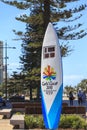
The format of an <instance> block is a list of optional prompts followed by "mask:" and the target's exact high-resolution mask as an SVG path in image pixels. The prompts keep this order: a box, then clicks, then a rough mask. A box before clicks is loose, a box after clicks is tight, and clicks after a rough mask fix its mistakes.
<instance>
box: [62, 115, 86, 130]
mask: <svg viewBox="0 0 87 130" xmlns="http://www.w3.org/2000/svg"><path fill="white" fill-rule="evenodd" d="M59 127H60V128H64V129H65V128H73V129H84V130H86V129H87V123H86V121H85V119H83V118H82V117H80V116H78V115H68V116H66V115H62V116H61V119H60V124H59Z"/></svg>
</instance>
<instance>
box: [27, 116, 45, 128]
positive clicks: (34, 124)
mask: <svg viewBox="0 0 87 130" xmlns="http://www.w3.org/2000/svg"><path fill="white" fill-rule="evenodd" d="M25 124H26V127H27V128H31V129H32V128H45V127H44V123H43V118H42V116H33V115H30V116H29V115H25Z"/></svg>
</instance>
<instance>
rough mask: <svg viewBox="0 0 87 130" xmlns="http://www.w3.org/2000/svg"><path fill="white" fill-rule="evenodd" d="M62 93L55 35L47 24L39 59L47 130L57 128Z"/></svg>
mask: <svg viewBox="0 0 87 130" xmlns="http://www.w3.org/2000/svg"><path fill="white" fill-rule="evenodd" d="M62 93H63V73H62V58H61V53H60V45H59V40H58V36H57V33H56V31H55V29H54V27H53V25H52V23H49V24H48V26H47V29H46V32H45V36H44V39H43V45H42V57H41V99H42V113H43V118H44V123H45V127H46V128H47V129H56V128H58V125H59V121H60V116H61V107H62Z"/></svg>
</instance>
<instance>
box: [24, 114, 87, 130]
mask: <svg viewBox="0 0 87 130" xmlns="http://www.w3.org/2000/svg"><path fill="white" fill-rule="evenodd" d="M25 123H26V126H27V128H29V129H33V128H45V126H44V122H43V118H42V116H41V115H40V116H38V115H37V116H33V115H25ZM59 128H63V129H66V128H71V129H76V130H78V129H84V130H86V129H87V123H86V121H85V119H83V118H82V117H80V116H78V115H61V118H60V124H59Z"/></svg>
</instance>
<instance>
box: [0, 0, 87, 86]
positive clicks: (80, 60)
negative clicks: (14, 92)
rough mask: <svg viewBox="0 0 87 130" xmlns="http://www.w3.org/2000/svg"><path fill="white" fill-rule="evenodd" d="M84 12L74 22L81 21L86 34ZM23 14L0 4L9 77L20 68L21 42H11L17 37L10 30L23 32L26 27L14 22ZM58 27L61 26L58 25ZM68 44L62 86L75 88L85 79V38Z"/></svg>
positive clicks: (1, 38)
mask: <svg viewBox="0 0 87 130" xmlns="http://www.w3.org/2000/svg"><path fill="white" fill-rule="evenodd" d="M84 1H85V0H84ZM77 5H78V3H77ZM86 11H87V10H86ZM86 11H85V12H84V11H83V17H82V18H81V19H79V20H78V21H76V22H79V21H81V22H82V23H83V27H82V29H85V30H86V32H87V12H86ZM25 12H26V10H19V9H17V8H15V7H12V6H9V5H6V4H4V3H2V2H0V41H3V43H4V46H5V43H6V42H7V45H8V48H7V55H8V57H9V59H8V60H7V63H8V67H7V68H8V74H9V75H10V74H11V73H12V72H13V71H18V69H17V68H20V65H21V64H20V59H19V56H20V55H21V43H22V41H14V40H13V39H15V38H17V36H16V35H15V34H14V33H13V31H12V30H13V29H16V30H18V31H19V30H20V31H22V30H25V27H26V25H25V24H24V23H22V22H19V21H17V20H15V17H16V16H19V15H20V14H23V13H25ZM65 24H66V23H65ZM59 26H61V25H60V24H59ZM69 44H70V45H71V48H72V49H73V51H72V52H71V54H70V55H69V56H68V57H65V58H63V59H62V64H63V84H64V86H66V85H71V86H76V85H77V84H78V83H80V82H81V80H83V79H87V36H85V37H84V38H82V39H79V40H74V41H69ZM9 47H16V49H10V48H9ZM4 50H5V49H4Z"/></svg>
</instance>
